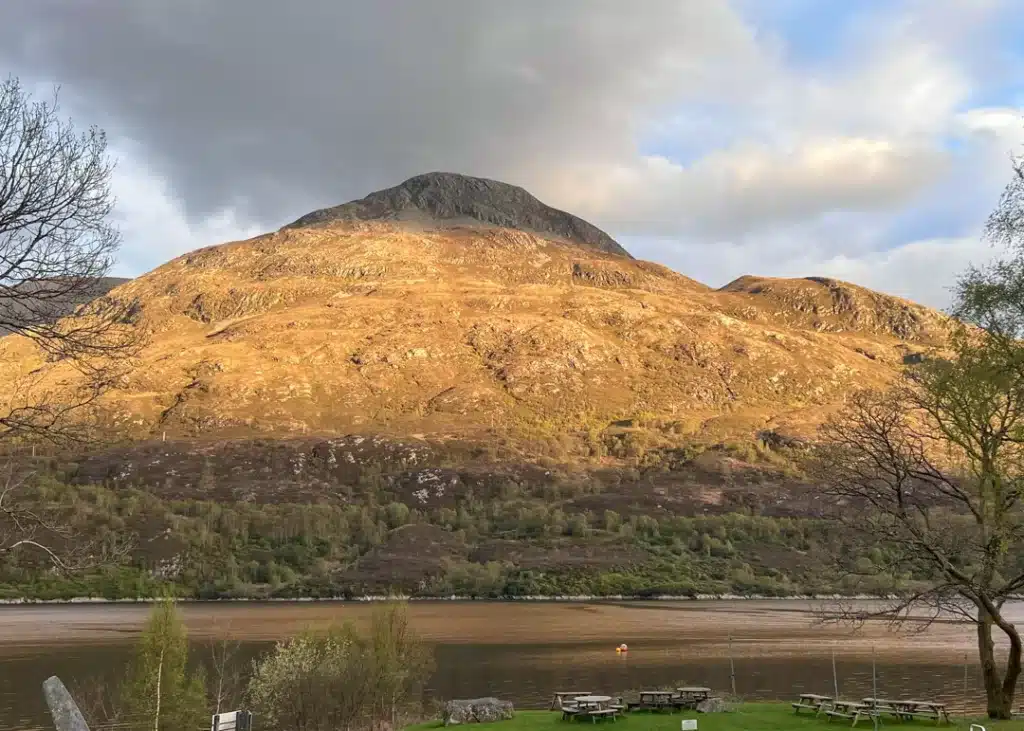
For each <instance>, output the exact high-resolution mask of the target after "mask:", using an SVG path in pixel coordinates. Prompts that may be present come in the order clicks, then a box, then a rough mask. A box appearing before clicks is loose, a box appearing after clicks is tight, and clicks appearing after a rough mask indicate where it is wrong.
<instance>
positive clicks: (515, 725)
mask: <svg viewBox="0 0 1024 731" xmlns="http://www.w3.org/2000/svg"><path fill="white" fill-rule="evenodd" d="M683 718H696V719H697V720H698V728H699V731H804V730H806V731H824V730H825V729H830V728H831V729H842V728H849V726H848V725H845V724H840V723H835V722H833V723H831V724H829V723H827V722H826V721H825V719H824V718H823V717H822V718H815V717H813V716H810V715H806V714H802V715H796V714H794V713H793V709H792V708H791V707H790V706H789V704H787V703H745V704H743V705H742V706H740V707H739V708H738V709H737V710H736V711H735V712H733V713H712V714H707V715H703V714H699V713H692V712H684V713H671V714H669V713H630V714H627V715H626V716H625V717H624V718H622V719H620V720H618V721H616V722H615V723H614V724H611V725H612V726H613V727H615V728H628V729H630V730H631V731H678V729H679V721H680V720H681V719H683ZM952 720H953V723H952V724H950V725H942V726H939V727H938V728H943V729H958V730H960V729H962V730H963V731H968V729H969V728H970V725H971V724H972V723H978V724H981V725H982V726H984V727H985V729H986V731H994V730H998V731H1024V721H1021V720H1014V721H990V720H989V719H987V718H985V719H981V718H974V719H965V718H959V717H953V719H952ZM885 725H886V726H888V727H898V728H907V729H915V728H920V729H925V728H930V729H934V728H936V726H935V724H934V723H930V722H927V721H919V720H915V721H903V722H900V721H886V722H885ZM439 727H441V724H440V723H439V722H437V721H433V722H430V723H422V724H417V725H415V726H409V727H408V728H407V729H406V731H427V730H428V729H436V728H439ZM576 727H577V725H576V724H573V723H567V722H563V721H562V720H561V716H560V715H559V714H557V713H554V712H548V711H520V712H519V713H516V715H515V718H513V719H512V720H511V721H501V722H499V723H493V724H479V725H474V726H473V728H474V729H477V728H479V729H481V731H483V730H484V729H490V728H495V729H501V731H565V729H570V728H576ZM584 727H589V724H585V725H584ZM871 727H872V726H871V723H870V722H869V721H861V722H860V723H858V724H857V728H864V729H870V728H871Z"/></svg>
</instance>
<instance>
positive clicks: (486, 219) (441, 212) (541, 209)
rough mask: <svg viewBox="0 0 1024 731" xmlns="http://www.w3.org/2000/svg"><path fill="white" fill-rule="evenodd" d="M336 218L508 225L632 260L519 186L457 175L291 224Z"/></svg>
mask: <svg viewBox="0 0 1024 731" xmlns="http://www.w3.org/2000/svg"><path fill="white" fill-rule="evenodd" d="M331 221H402V222H403V223H405V224H407V225H408V224H420V225H422V226H428V227H429V228H431V229H435V230H436V229H438V228H443V227H456V226H461V227H465V226H481V225H483V226H491V227H496V228H508V229H516V230H519V231H529V232H531V233H535V234H538V235H540V236H545V237H548V238H552V237H554V238H558V239H562V240H565V241H568V242H571V243H574V244H579V245H581V246H584V247H587V248H593V249H597V250H598V251H604V252H606V253H609V254H617V255H618V256H624V257H626V258H632V257H631V256H630V254H629V252H628V251H626V250H625V249H623V248H622V247H621V246H620V245H619V244H618V243H617V242H616V241H615V240H614V239H613V238H612V237H611V236H609V235H608V234H606V233H605V232H604V231H601V230H600V229H599V228H597V227H596V226H592V225H591V224H589V223H587V222H586V221H584V220H582V219H580V218H577V217H576V216H573V215H571V214H569V213H566V212H565V211H559V210H558V209H555V208H552V207H551V206H548V205H545V204H543V203H541V202H540V201H539V200H537V199H536V198H534V197H533V196H532V195H530V194H529V193H527V192H526V191H525V190H523V189H522V188H520V187H518V186H515V185H509V184H508V183H501V182H498V181H496V180H487V179H486V178H473V177H470V176H468V175H457V174H455V173H427V174H425V175H417V176H415V177H413V178H409V179H408V180H406V181H405V182H404V183H402V184H401V185H396V186H395V187H394V188H388V189H387V190H379V191H377V192H376V193H371V194H370V195H368V196H366V197H365V198H363V199H362V200H358V201H352V202H350V203H345V204H344V205H340V206H335V207H334V208H324V209H322V210H319V211H313V212H312V213H309V214H307V215H305V216H303V217H302V218H300V219H299V220H297V221H295V223H293V224H291V225H290V226H289V228H303V227H306V226H312V225H315V224H320V223H325V222H331Z"/></svg>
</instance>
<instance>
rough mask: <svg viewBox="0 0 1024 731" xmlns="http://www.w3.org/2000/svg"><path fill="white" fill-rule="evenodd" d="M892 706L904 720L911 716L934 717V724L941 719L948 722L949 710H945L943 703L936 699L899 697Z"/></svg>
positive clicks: (937, 723)
mask: <svg viewBox="0 0 1024 731" xmlns="http://www.w3.org/2000/svg"><path fill="white" fill-rule="evenodd" d="M894 707H895V710H896V711H897V713H899V714H900V715H899V717H900V718H903V719H906V720H910V719H913V718H934V719H935V725H936V726H938V725H939V724H940V723H942V722H943V721H945V722H946V723H950V720H949V712H948V711H947V710H946V704H945V703H939V702H937V701H915V700H902V699H901V700H898V701H896V702H895V705H894Z"/></svg>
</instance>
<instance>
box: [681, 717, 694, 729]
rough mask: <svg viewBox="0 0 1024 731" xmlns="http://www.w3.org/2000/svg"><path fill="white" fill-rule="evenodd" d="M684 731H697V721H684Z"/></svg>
mask: <svg viewBox="0 0 1024 731" xmlns="http://www.w3.org/2000/svg"><path fill="white" fill-rule="evenodd" d="M682 731H697V719H696V718H687V719H686V720H684V721H683V727H682Z"/></svg>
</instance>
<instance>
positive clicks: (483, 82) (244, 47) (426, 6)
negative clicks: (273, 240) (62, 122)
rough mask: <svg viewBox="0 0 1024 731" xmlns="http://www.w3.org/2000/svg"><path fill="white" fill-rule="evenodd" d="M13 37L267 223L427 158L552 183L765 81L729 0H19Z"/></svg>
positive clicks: (195, 185) (14, 45) (4, 29)
mask: <svg viewBox="0 0 1024 731" xmlns="http://www.w3.org/2000/svg"><path fill="white" fill-rule="evenodd" d="M12 2H13V4H11V3H12ZM0 48H2V49H4V52H5V55H6V56H7V59H6V60H7V61H8V63H10V64H12V65H14V66H15V67H18V68H23V69H29V70H31V72H32V73H33V74H35V75H40V76H45V77H48V78H53V79H59V80H61V81H62V82H64V84H65V88H66V90H67V93H68V94H69V95H73V96H74V99H73V103H74V105H75V106H76V108H79V109H82V110H84V113H85V114H86V115H88V116H89V118H91V119H96V120H98V121H99V122H100V123H102V124H103V125H104V126H105V127H107V128H108V129H111V130H112V131H116V133H117V134H119V135H123V136H125V137H129V138H131V139H133V140H135V141H136V142H138V143H139V144H140V145H142V146H143V147H144V148H145V149H146V150H147V154H148V157H149V163H150V164H151V165H152V166H153V167H154V168H155V169H156V170H158V171H159V172H160V173H161V174H163V175H165V176H166V178H167V180H168V181H170V184H171V185H172V187H173V192H174V194H175V195H176V196H177V197H178V198H180V199H181V200H182V201H183V203H184V205H185V209H186V211H187V212H188V214H189V215H190V217H202V216H205V215H208V214H210V213H211V212H212V211H215V210H218V209H220V208H223V207H226V206H231V207H235V208H237V209H238V210H239V211H240V212H241V214H242V215H244V216H247V217H252V218H254V219H256V220H259V221H261V222H262V223H264V224H271V223H273V224H281V223H284V222H286V221H287V220H288V219H290V218H293V217H296V216H298V215H300V214H302V213H305V212H306V211H308V210H310V209H311V208H315V207H317V206H319V205H325V204H334V203H338V202H340V201H344V200H348V199H350V198H353V197H357V196H362V195H364V194H365V193H366V192H368V191H370V190H372V189H375V188H380V187H383V186H387V185H393V184H395V183H397V182H399V181H401V180H402V179H404V178H406V177H409V176H411V175H414V174H417V173H420V172H424V171H428V170H434V169H445V170H455V171H460V172H466V173H471V174H481V175H487V176H491V177H500V178H505V179H509V180H510V181H511V182H521V183H524V184H527V185H530V186H531V187H534V188H535V187H537V184H538V183H539V182H541V181H542V179H543V177H544V176H545V174H546V170H547V169H548V168H549V167H550V166H571V165H573V164H578V163H579V162H581V161H592V160H594V159H595V157H597V158H603V159H612V160H615V159H627V158H628V157H629V156H630V155H631V153H632V149H633V146H634V144H635V143H634V133H635V132H636V129H637V127H638V126H639V125H642V123H643V119H644V118H645V116H646V115H647V114H648V113H650V110H652V109H654V108H656V107H657V106H659V105H660V104H662V103H663V100H664V99H667V98H679V97H685V96H686V95H687V94H695V93H697V92H699V91H700V90H702V89H708V88H712V87H715V86H718V85H721V84H733V85H739V86H742V85H745V84H748V83H750V82H749V81H748V79H747V74H746V72H745V69H748V68H749V69H753V68H756V60H757V58H756V57H757V52H758V51H757V46H756V42H755V39H754V37H753V33H752V30H751V29H749V28H747V27H746V26H745V25H744V23H743V22H742V19H741V18H740V17H738V16H737V15H736V14H735V13H734V12H733V11H732V10H731V9H730V7H729V6H728V4H727V3H726V2H725V1H724V0H696V1H693V2H686V3H680V2H676V1H675V0H648V1H647V2H644V3H643V4H641V5H640V6H639V7H638V8H631V9H629V11H628V12H624V6H623V5H622V4H621V3H620V2H618V1H617V0H564V1H563V2H559V3H550V2H548V0H521V1H519V2H505V1H504V0H481V1H480V2H473V3H466V2H462V1H461V0H437V1H436V2H431V3H423V2H420V0H382V1H380V2H372V3H352V2H336V0H306V1H305V2H302V3H300V4H299V5H295V4H287V3H280V2H277V0H218V2H216V3H207V2H197V1H192V2H183V1H182V0H143V1H141V2H140V1H139V0H105V1H104V2H95V1H93V2H82V1H81V0H64V1H61V0H8V2H7V3H5V4H4V6H3V9H0ZM0 53H3V52H0Z"/></svg>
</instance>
